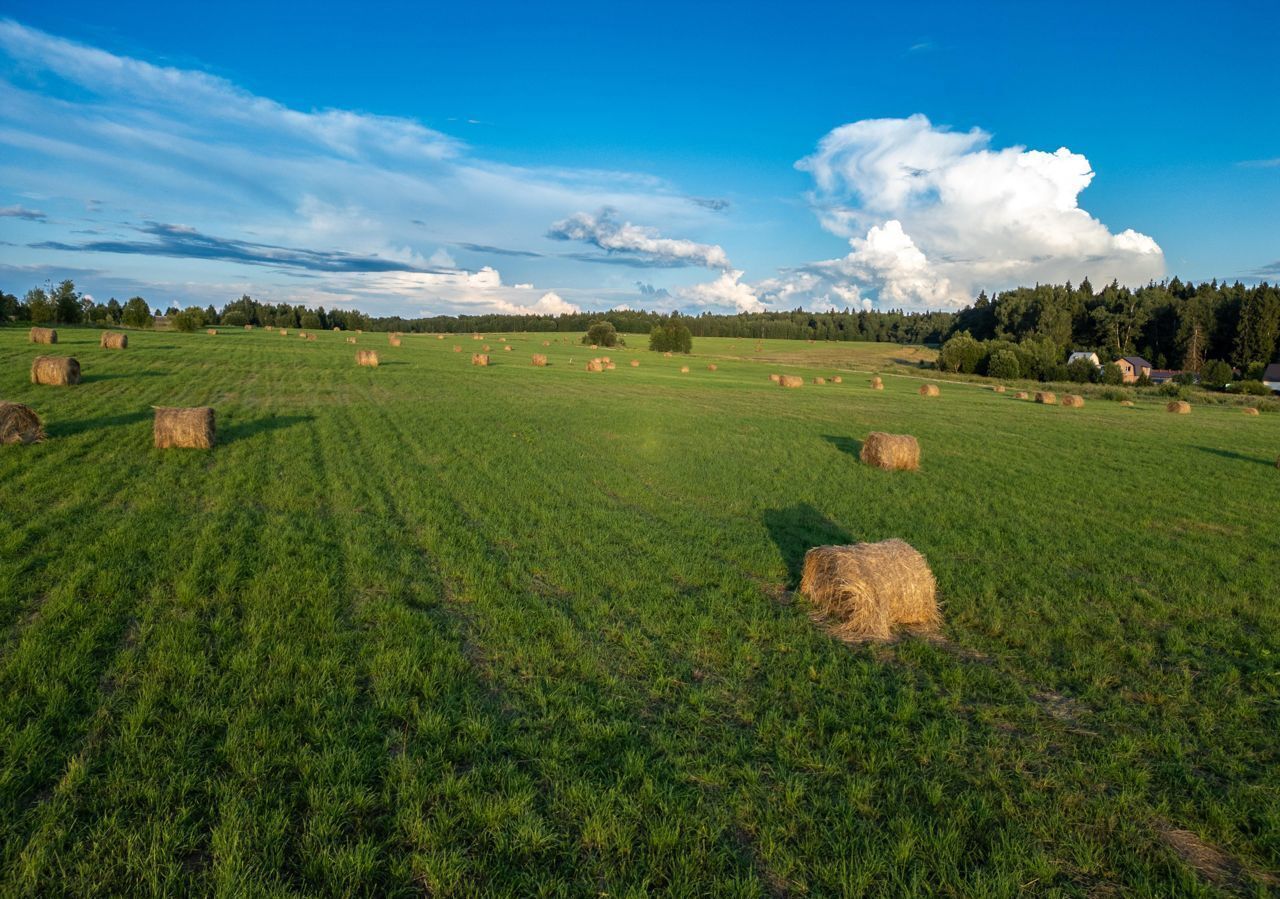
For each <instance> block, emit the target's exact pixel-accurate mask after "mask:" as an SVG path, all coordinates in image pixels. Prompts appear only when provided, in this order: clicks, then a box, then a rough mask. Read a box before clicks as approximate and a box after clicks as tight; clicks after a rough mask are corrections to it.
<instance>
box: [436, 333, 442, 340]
mask: <svg viewBox="0 0 1280 899" xmlns="http://www.w3.org/2000/svg"><path fill="white" fill-rule="evenodd" d="M436 340H444V335H443V334H437V335H436Z"/></svg>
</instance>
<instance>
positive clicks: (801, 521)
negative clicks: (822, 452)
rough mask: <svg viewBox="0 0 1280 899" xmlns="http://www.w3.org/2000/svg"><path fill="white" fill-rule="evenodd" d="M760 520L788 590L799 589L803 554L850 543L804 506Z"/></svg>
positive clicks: (770, 513)
mask: <svg viewBox="0 0 1280 899" xmlns="http://www.w3.org/2000/svg"><path fill="white" fill-rule="evenodd" d="M837 439H838V438H837ZM855 455H856V454H855ZM762 520H763V522H764V526H765V530H767V531H768V532H769V537H770V539H772V540H773V543H774V545H775V546H777V547H778V553H779V555H781V556H782V561H783V564H784V565H786V567H787V589H788V590H794V589H795V588H796V587H797V586H799V584H800V576H801V574H803V573H804V556H805V553H807V552H808V551H809V550H811V549H812V548H813V547H815V546H827V545H838V544H846V543H853V542H854V540H853V537H852V536H851V535H850V534H849V532H848V531H847V530H845V529H844V528H843V527H841V526H840V525H838V524H836V523H835V522H834V521H832V520H831V519H830V518H827V516H825V515H823V514H822V513H821V512H819V511H818V510H817V509H815V508H814V507H813V506H811V505H809V504H808V503H800V504H798V505H794V506H788V507H787V508H785V509H767V510H765V513H764V515H763V517H762Z"/></svg>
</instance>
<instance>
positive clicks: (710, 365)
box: [707, 362, 720, 371]
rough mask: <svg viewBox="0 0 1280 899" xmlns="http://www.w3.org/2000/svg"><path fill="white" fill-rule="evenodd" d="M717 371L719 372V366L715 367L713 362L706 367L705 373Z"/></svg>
mask: <svg viewBox="0 0 1280 899" xmlns="http://www.w3.org/2000/svg"><path fill="white" fill-rule="evenodd" d="M719 370H720V368H719V366H718V365H716V364H715V363H714V362H712V363H710V364H709V365H708V366H707V371H719Z"/></svg>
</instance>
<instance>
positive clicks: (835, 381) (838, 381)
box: [831, 375, 844, 384]
mask: <svg viewBox="0 0 1280 899" xmlns="http://www.w3.org/2000/svg"><path fill="white" fill-rule="evenodd" d="M831 383H832V384H843V383H844V378H842V377H840V376H839V375H836V376H835V377H834V378H832V379H831Z"/></svg>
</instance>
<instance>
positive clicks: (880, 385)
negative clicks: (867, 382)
mask: <svg viewBox="0 0 1280 899" xmlns="http://www.w3.org/2000/svg"><path fill="white" fill-rule="evenodd" d="M871 389H872V390H884V381H882V380H881V379H880V376H879V375H876V376H875V377H874V378H872V379H871Z"/></svg>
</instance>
